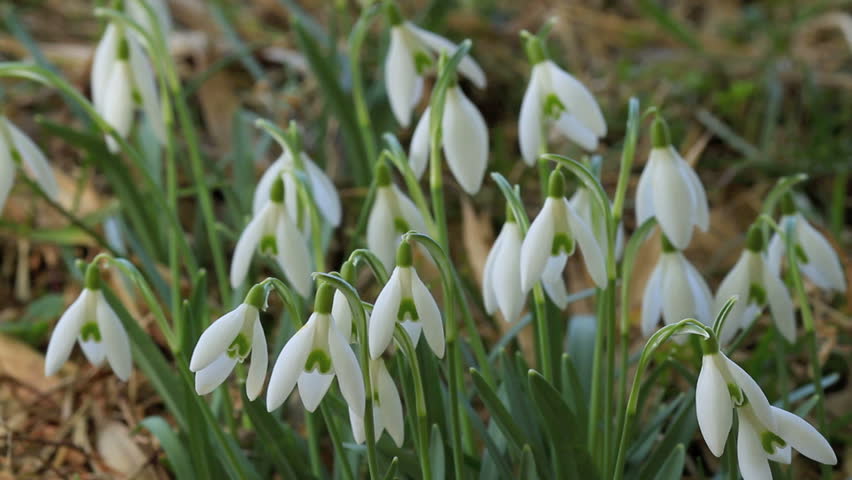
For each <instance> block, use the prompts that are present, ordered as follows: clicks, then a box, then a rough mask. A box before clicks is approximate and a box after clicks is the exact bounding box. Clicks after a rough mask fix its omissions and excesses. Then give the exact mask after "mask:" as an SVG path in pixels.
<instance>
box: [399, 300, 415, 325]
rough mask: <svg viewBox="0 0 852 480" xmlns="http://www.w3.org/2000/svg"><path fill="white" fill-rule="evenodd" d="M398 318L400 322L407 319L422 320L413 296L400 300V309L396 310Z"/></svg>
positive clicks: (412, 320)
mask: <svg viewBox="0 0 852 480" xmlns="http://www.w3.org/2000/svg"><path fill="white" fill-rule="evenodd" d="M396 319H397V320H399V321H400V322H404V321H406V320H408V321H411V322H416V321H418V320H420V315H418V314H417V307H416V306H415V305H414V299H413V298H403V299H402V301H401V302H399V310H398V311H397V312H396Z"/></svg>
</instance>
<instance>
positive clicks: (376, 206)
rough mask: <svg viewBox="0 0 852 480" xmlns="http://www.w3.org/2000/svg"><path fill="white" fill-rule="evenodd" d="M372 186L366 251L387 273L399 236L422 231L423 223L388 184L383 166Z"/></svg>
mask: <svg viewBox="0 0 852 480" xmlns="http://www.w3.org/2000/svg"><path fill="white" fill-rule="evenodd" d="M376 187H377V188H376V199H375V201H374V202H373V208H372V210H371V211H370V217H369V218H368V220H367V248H369V249H370V250H371V251H372V252H373V253H375V254H376V256H378V257H379V259H380V260H381V261H382V264H384V266H385V268H386V269H388V270H390V269H391V268H393V266H394V255H395V252H396V247H397V245H399V242H400V240H401V238H402V234H404V233H406V232H408V231H409V230H416V231H418V232H425V231H426V221H425V220H424V219H423V215H422V214H421V213H420V211H419V210H418V209H417V207H416V206H415V205H414V202H412V201H411V200H410V199H409V198H408V197H407V196H405V194H404V193H402V191H400V189H399V188H397V187H396V186H395V185H392V184H391V178H390V169H388V166H387V165H384V164H379V166H378V167H377V168H376Z"/></svg>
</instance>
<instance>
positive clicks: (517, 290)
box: [491, 222, 561, 322]
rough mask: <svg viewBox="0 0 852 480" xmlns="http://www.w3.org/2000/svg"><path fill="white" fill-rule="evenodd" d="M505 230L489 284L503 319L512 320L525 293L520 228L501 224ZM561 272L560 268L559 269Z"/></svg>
mask: <svg viewBox="0 0 852 480" xmlns="http://www.w3.org/2000/svg"><path fill="white" fill-rule="evenodd" d="M503 231H504V232H506V234H505V237H504V240H503V243H502V244H501V245H500V250H499V255H500V257H499V258H497V259H496V260H495V262H494V266H493V270H492V273H491V285H492V288H493V292H494V295H495V297H496V303H497V305H499V307H500V311H501V312H502V313H503V319H504V320H506V321H507V322H514V321H515V320H517V319H518V317H520V315H521V311H522V310H523V308H524V303H525V295H524V293H523V291H522V290H521V243H522V242H523V238H522V237H521V230H520V228H519V227H518V224H517V223H515V222H512V223H508V224H506V225H505V226H503ZM560 273H561V270H560Z"/></svg>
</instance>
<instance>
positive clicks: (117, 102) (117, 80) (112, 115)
mask: <svg viewBox="0 0 852 480" xmlns="http://www.w3.org/2000/svg"><path fill="white" fill-rule="evenodd" d="M106 89H107V90H106V93H105V97H104V108H103V112H101V115H102V116H103V117H104V120H105V121H106V122H107V123H108V124H109V125H110V126H111V127H112V128H113V129H115V131H116V133H118V136H120V137H122V138H124V137H126V136H127V134H128V133H130V127H131V126H132V125H133V80H132V76H131V73H130V65H129V64H128V63H127V62H126V61H122V60H119V61H116V62H115V63H114V64H113V66H112V69H111V70H110V74H109V80H108V82H107V86H106ZM107 144H108V147H109V150H110V151H111V152H113V153H116V152H118V143H117V142H116V141H115V140H114V139H113V137H112V136H111V135H110V136H108V137H107Z"/></svg>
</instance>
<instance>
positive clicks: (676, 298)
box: [642, 235, 713, 337]
mask: <svg viewBox="0 0 852 480" xmlns="http://www.w3.org/2000/svg"><path fill="white" fill-rule="evenodd" d="M662 238H663V251H662V253H661V254H660V259H659V260H658V261H657V265H656V266H655V267H654V270H653V272H652V273H651V277H650V278H649V279H648V283H647V284H646V285H645V293H644V295H643V297H642V334H643V335H645V336H646V337H647V336H650V335H651V334H652V333H654V330H655V327H656V326H657V321H658V320H659V319H660V316H661V315H662V317H663V320H664V321H665V323H666V325H671V324H672V323H676V322H679V321H680V320H683V319H684V318H695V319H697V320H698V321H700V322H701V323H703V324H705V325H708V326H709V325H712V322H713V317H712V314H711V313H710V312H711V310H710V309H711V306H712V304H713V295H712V293H710V287H708V286H707V282H705V281H704V277H702V276H701V274H700V273H698V270H696V269H695V267H693V266H692V264H691V263H689V260H687V259H686V257H684V256H683V253H681V252H680V251H679V250H676V249H675V248H674V247H673V246H672V244H671V243H669V242H668V240H667V239H666V238H665V235H663V237H662Z"/></svg>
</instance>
